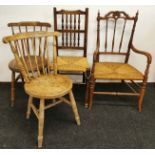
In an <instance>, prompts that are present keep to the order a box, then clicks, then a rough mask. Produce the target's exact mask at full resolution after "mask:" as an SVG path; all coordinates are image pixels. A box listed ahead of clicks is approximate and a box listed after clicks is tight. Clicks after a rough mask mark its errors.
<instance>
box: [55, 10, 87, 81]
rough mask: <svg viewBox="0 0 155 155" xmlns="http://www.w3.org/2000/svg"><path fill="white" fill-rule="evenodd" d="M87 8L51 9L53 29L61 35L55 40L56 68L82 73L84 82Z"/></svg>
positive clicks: (66, 71)
mask: <svg viewBox="0 0 155 155" xmlns="http://www.w3.org/2000/svg"><path fill="white" fill-rule="evenodd" d="M88 10H89V9H88V8H86V9H85V11H82V10H57V9H56V8H54V9H53V11H54V30H55V31H58V32H61V33H62V37H59V38H58V39H57V40H56V43H57V55H58V70H59V71H61V73H62V72H63V73H70V74H81V73H82V74H83V82H85V75H84V74H85V73H86V72H87V71H89V66H88V62H87V58H86V57H87V40H88ZM68 52H70V53H68ZM81 52H82V54H81Z"/></svg>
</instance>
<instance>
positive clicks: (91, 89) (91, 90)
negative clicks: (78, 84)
mask: <svg viewBox="0 0 155 155" xmlns="http://www.w3.org/2000/svg"><path fill="white" fill-rule="evenodd" d="M94 89H95V79H94V77H93V76H92V77H91V78H90V83H89V110H91V109H92V104H93V96H94Z"/></svg>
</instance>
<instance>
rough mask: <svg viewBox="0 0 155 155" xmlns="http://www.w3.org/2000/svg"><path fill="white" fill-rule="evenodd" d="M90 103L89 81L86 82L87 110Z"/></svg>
mask: <svg viewBox="0 0 155 155" xmlns="http://www.w3.org/2000/svg"><path fill="white" fill-rule="evenodd" d="M88 103H89V80H88V79H87V80H86V90H85V108H88Z"/></svg>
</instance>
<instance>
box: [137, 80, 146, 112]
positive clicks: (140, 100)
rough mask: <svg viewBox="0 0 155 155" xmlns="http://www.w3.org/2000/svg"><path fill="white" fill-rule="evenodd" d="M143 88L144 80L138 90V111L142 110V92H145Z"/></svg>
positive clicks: (144, 87) (144, 85)
mask: <svg viewBox="0 0 155 155" xmlns="http://www.w3.org/2000/svg"><path fill="white" fill-rule="evenodd" d="M145 89H146V82H143V85H142V87H141V90H140V96H139V100H138V111H139V112H141V111H142V103H143V98H144V94H145Z"/></svg>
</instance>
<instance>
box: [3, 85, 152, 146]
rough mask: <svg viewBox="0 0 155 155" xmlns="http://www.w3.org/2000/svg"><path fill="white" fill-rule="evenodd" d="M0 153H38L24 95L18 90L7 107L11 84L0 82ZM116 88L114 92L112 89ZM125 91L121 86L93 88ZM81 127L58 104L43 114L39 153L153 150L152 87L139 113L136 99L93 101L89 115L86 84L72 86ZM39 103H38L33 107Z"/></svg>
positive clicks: (34, 125)
mask: <svg viewBox="0 0 155 155" xmlns="http://www.w3.org/2000/svg"><path fill="white" fill-rule="evenodd" d="M0 85H1V86H0V120H1V121H0V148H37V119H36V118H35V116H34V115H32V116H31V118H30V119H29V120H26V119H25V116H26V106H27V99H28V96H27V95H26V94H25V93H24V90H23V87H22V85H20V84H18V86H17V89H16V94H17V96H16V98H17V100H16V104H15V107H13V108H11V107H10V105H9V104H10V84H9V83H0ZM114 86H115V87H114ZM118 87H119V88H122V89H126V88H124V87H123V86H122V85H119V84H115V85H113V84H109V85H107V84H104V85H100V84H98V85H97V87H96V88H97V89H102V88H109V89H110V88H111V89H117V88H118ZM74 95H75V98H76V101H77V105H78V109H79V114H80V116H81V126H80V127H78V126H77V125H76V123H75V120H74V116H73V113H72V109H71V108H70V107H68V106H67V105H59V106H57V107H55V108H53V109H49V110H48V111H46V115H45V130H44V146H43V148H155V84H153V83H152V84H149V85H148V87H147V91H146V95H145V98H144V104H143V110H142V113H139V112H138V110H137V99H136V98H135V97H115V96H102V95H99V96H96V97H95V98H94V105H93V109H92V111H91V112H89V111H88V110H87V109H85V108H84V85H75V86H74ZM37 103H38V101H37V100H36V104H37Z"/></svg>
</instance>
